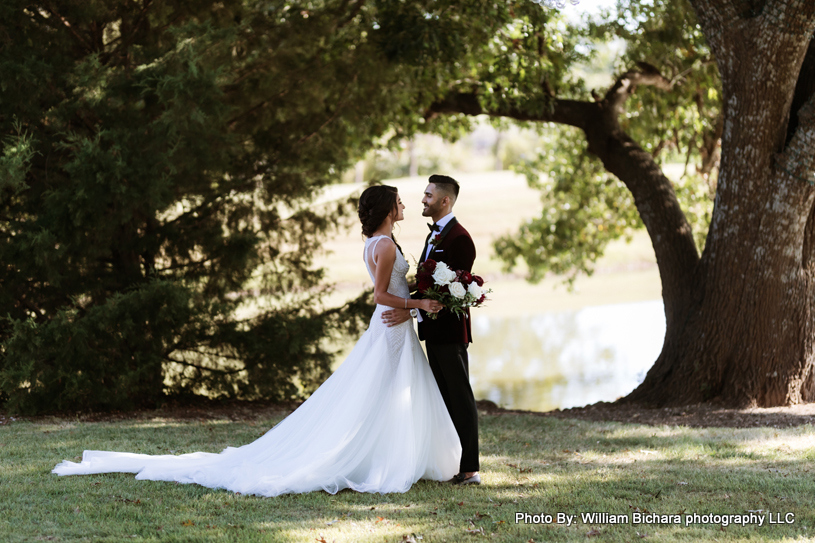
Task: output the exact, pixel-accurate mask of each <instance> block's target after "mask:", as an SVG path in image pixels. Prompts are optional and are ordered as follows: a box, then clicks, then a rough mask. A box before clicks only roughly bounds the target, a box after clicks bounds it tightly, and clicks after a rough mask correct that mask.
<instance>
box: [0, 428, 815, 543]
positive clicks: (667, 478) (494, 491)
mask: <svg viewBox="0 0 815 543" xmlns="http://www.w3.org/2000/svg"><path fill="white" fill-rule="evenodd" d="M277 420H279V417H277V418H268V417H264V418H260V419H257V420H243V421H238V422H231V421H226V420H208V421H193V422H191V421H189V420H178V419H171V418H166V417H162V415H161V413H160V412H157V414H156V415H155V416H152V415H151V416H147V417H146V418H145V417H142V418H141V419H132V420H124V421H117V422H77V421H72V420H67V419H50V420H37V421H34V422H31V421H25V420H18V421H12V422H9V421H8V420H6V424H3V425H2V426H0V541H4V542H16V541H69V540H70V541H73V540H84V541H95V542H96V541H143V540H149V541H239V542H244V541H248V542H251V541H287V542H288V541H302V542H306V541H308V542H314V541H318V542H320V541H325V542H331V541H337V542H340V541H371V542H374V541H388V542H401V541H414V542H419V541H422V542H430V541H448V542H458V541H480V540H489V541H501V542H517V541H521V542H529V541H535V542H541V541H586V540H587V538H590V540H596V541H627V542H630V541H639V540H640V539H645V540H647V541H692V540H696V541H746V540H750V541H798V540H801V539H802V538H803V539H809V537H810V534H811V533H812V532H813V530H815V528H814V527H813V522H814V521H815V483H814V482H813V473H815V471H813V467H812V460H813V459H814V458H815V447H813V445H815V437H814V436H815V434H813V428H812V427H811V426H799V427H796V428H788V429H775V428H753V429H732V428H727V429H724V428H708V429H697V428H694V429H691V428H684V427H669V426H661V427H653V426H644V425H633V424H620V423H612V422H584V421H577V420H568V419H566V420H562V419H555V418H551V417H542V416H536V415H533V414H529V415H523V414H520V415H519V414H497V415H486V414H482V416H481V446H482V478H483V481H484V483H483V484H482V485H481V486H480V487H465V488H460V487H453V486H450V485H445V484H439V483H436V482H430V481H421V482H419V483H418V484H416V485H414V487H413V488H412V489H411V490H410V491H409V492H407V493H406V494H391V495H379V494H374V495H372V494H358V493H355V492H350V491H344V492H341V493H339V494H337V495H334V496H332V495H329V494H326V493H311V494H307V495H288V496H282V497H277V498H258V497H254V496H242V495H235V494H232V493H229V492H226V491H223V490H210V489H207V488H202V487H199V486H194V485H178V484H173V483H167V482H152V481H136V480H134V478H133V476H132V475H130V474H109V475H89V476H76V477H58V476H56V475H52V474H51V473H50V470H51V469H52V468H53V466H54V465H55V464H57V463H58V462H59V461H61V460H63V459H74V458H77V457H78V455H80V454H81V452H82V450H83V449H103V450H121V451H132V452H144V453H151V454H167V453H185V452H193V451H198V450H204V451H214V452H217V451H220V450H222V449H223V448H224V447H226V446H227V445H240V444H245V443H248V442H250V441H252V440H254V439H255V438H257V437H258V436H260V435H262V434H263V433H264V432H265V431H266V429H267V428H269V427H271V426H272V425H273V424H274V423H275V422H277ZM0 422H3V419H2V418H0ZM749 511H757V512H758V513H757V517H756V518H761V519H763V521H764V524H763V526H758V525H748V526H745V527H741V526H737V525H733V524H730V525H728V526H722V524H721V522H719V523H714V524H701V523H698V524H690V525H688V526H686V525H685V524H684V523H685V519H686V517H685V515H692V514H694V513H698V514H699V515H709V514H727V515H735V514H739V515H740V514H745V513H748V512H749ZM591 512H594V513H609V514H616V515H619V514H622V515H627V516H628V519H629V522H628V523H620V524H610V523H605V522H602V521H598V520H595V522H583V521H582V519H580V514H581V513H591ZM647 512H650V513H657V514H663V515H673V514H678V515H680V521H681V522H680V524H670V523H666V524H654V523H647V524H639V525H635V524H633V523H632V522H631V521H632V520H633V518H634V514H635V513H647ZM516 513H530V514H549V515H552V516H553V520H556V519H557V517H556V516H557V514H558V513H563V514H566V515H576V516H577V517H576V519H575V520H574V521H573V522H572V524H571V525H570V526H568V525H565V524H557V523H552V524H523V523H516V522H515V517H516ZM787 513H791V514H794V523H792V524H769V523H770V522H771V521H776V522H777V521H779V520H781V521H782V522H783V520H784V519H785V515H786V514H787ZM779 514H780V517H779V516H778V515H779ZM788 518H789V519H790V520H792V517H788Z"/></svg>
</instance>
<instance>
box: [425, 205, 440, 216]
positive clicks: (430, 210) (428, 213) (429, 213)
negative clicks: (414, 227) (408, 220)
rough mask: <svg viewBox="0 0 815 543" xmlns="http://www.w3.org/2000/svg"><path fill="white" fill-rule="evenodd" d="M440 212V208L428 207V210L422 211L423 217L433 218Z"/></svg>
mask: <svg viewBox="0 0 815 543" xmlns="http://www.w3.org/2000/svg"><path fill="white" fill-rule="evenodd" d="M440 210H441V207H440V206H436V207H433V206H427V207H426V208H424V209H422V217H432V216H433V215H435V214H436V213H437V212H438V211H440Z"/></svg>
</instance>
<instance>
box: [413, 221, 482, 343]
mask: <svg viewBox="0 0 815 543" xmlns="http://www.w3.org/2000/svg"><path fill="white" fill-rule="evenodd" d="M436 236H441V241H440V242H439V243H437V244H436V245H435V246H433V248H432V249H431V250H430V254H429V255H428V257H427V258H429V259H430V260H435V261H436V262H444V263H445V264H447V266H449V267H450V269H453V270H466V271H468V272H472V271H473V262H474V261H475V244H474V243H473V238H471V237H470V234H469V233H468V232H467V230H465V229H464V227H463V226H461V225H460V224H459V223H458V221H457V220H456V219H455V217H453V219H451V220H450V222H448V223H447V224H446V225H445V227H444V229H443V230H442V231H441V232H440V233H439V234H436V233H435V232H431V233H430V235H428V236H427V240H425V247H424V249H422V257H421V258H422V260H421V262H424V261H425V257H424V255H425V253H426V252H427V244H428V243H429V242H430V239H431V238H435V237H436ZM420 311H421V310H420ZM421 313H422V322H420V323H419V339H422V340H424V341H426V342H427V343H472V332H471V326H470V310H469V309H467V310H466V314H467V318H464V317H461V318H460V319H459V318H458V317H457V316H456V315H454V314H453V313H451V312H450V311H448V310H446V309H444V310H442V311H441V312H439V314H438V318H437V319H436V320H432V319H430V318H429V317H428V316H427V315H426V314H425V313H424V311H422V312H421Z"/></svg>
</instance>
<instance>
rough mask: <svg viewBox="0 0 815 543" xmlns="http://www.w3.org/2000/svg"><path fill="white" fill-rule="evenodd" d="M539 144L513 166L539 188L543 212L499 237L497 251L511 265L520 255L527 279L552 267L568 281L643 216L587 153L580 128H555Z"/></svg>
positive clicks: (588, 271)
mask: <svg viewBox="0 0 815 543" xmlns="http://www.w3.org/2000/svg"><path fill="white" fill-rule="evenodd" d="M540 145H541V146H540V148H539V149H538V153H537V158H536V159H535V160H532V161H528V162H525V163H522V164H521V165H519V166H518V168H517V169H518V170H520V171H522V172H523V173H525V175H526V176H527V180H528V181H529V183H530V185H531V186H533V187H535V188H537V189H539V190H540V191H541V199H542V201H543V213H542V214H541V216H540V217H537V218H535V219H532V220H530V221H527V222H526V223H525V224H523V225H522V226H521V228H520V230H519V232H518V233H517V234H513V235H510V236H503V237H501V238H499V239H498V240H497V241H496V244H495V248H496V253H497V254H498V256H499V257H500V258H501V259H502V260H503V261H504V262H505V263H506V266H507V268H509V269H511V267H512V266H514V264H515V263H516V262H517V260H518V259H519V258H523V259H524V260H525V261H526V263H527V264H528V265H529V279H530V280H531V281H534V282H538V281H540V280H541V279H543V278H544V276H545V275H546V273H547V272H553V273H556V274H559V275H565V276H566V277H567V278H568V280H569V281H570V282H572V281H574V279H575V278H576V277H577V274H579V273H581V272H583V273H586V274H587V275H591V273H592V272H593V267H592V265H593V264H594V262H596V261H597V259H598V258H599V257H600V256H602V254H603V250H604V248H605V247H606V245H607V244H608V242H610V241H612V240H615V239H619V238H620V237H624V236H627V235H628V234H629V233H630V231H631V230H632V229H633V228H637V227H641V226H642V222H641V221H640V219H639V215H638V214H637V211H636V208H635V207H634V203H633V201H632V200H633V198H632V196H631V193H630V192H629V191H628V189H627V188H626V187H625V185H623V184H622V182H620V181H619V180H618V179H616V178H615V177H613V176H612V175H610V174H608V173H607V172H606V171H605V170H604V169H603V166H602V164H600V162H599V161H598V160H596V159H594V158H593V157H591V156H590V155H589V154H588V152H587V150H586V143H585V139H584V138H583V135H582V133H581V132H579V131H577V130H575V129H570V128H560V129H557V128H553V129H551V130H549V131H548V137H544V138H542V139H541V142H540ZM550 150H552V151H551V152H550ZM541 172H546V174H545V175H542V174H541Z"/></svg>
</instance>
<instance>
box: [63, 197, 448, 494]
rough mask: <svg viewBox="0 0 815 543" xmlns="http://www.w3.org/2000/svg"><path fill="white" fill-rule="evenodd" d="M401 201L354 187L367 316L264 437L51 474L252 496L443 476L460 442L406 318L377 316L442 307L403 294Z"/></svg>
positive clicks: (105, 456)
mask: <svg viewBox="0 0 815 543" xmlns="http://www.w3.org/2000/svg"><path fill="white" fill-rule="evenodd" d="M404 208H405V206H404V205H403V204H402V201H401V199H400V198H399V194H398V192H397V191H396V189H395V188H394V187H388V186H384V185H377V186H373V187H369V188H368V189H366V190H365V191H364V192H363V193H362V196H361V197H360V201H359V218H360V221H361V222H362V233H363V234H364V235H365V236H366V237H367V239H366V240H365V248H364V251H363V259H364V261H365V266H366V267H367V268H368V273H369V274H370V276H371V279H372V280H373V281H374V301H375V302H376V304H377V306H376V310H375V311H374V314H373V317H372V318H371V323H370V325H369V327H368V330H367V331H366V332H365V333H364V334H363V336H362V338H360V340H359V342H357V344H356V346H355V347H354V349H353V351H352V352H351V354H350V355H349V356H348V358H347V359H346V360H345V362H343V364H342V365H341V366H340V368H339V369H337V371H336V372H334V374H333V375H331V377H329V378H328V379H327V380H326V381H325V382H324V383H323V384H322V386H320V388H318V389H317V390H316V391H315V392H314V394H312V395H311V397H309V399H308V400H306V401H305V402H303V404H302V405H301V406H300V407H299V408H297V410H295V411H294V412H293V413H292V414H291V415H289V416H288V417H287V418H286V419H284V420H283V421H281V422H280V423H279V424H278V425H276V426H275V427H274V428H272V429H271V430H269V431H268V432H267V433H266V434H265V435H264V436H262V437H261V438H259V439H258V440H256V441H254V442H252V443H249V444H248V445H244V446H242V447H227V448H226V449H224V450H223V451H222V452H221V453H219V454H218V453H207V452H194V453H189V454H182V455H178V456H175V455H158V456H151V455H147V454H136V453H126V452H108V451H85V452H84V454H83V455H82V462H80V463H74V462H69V461H64V462H62V463H60V464H58V465H57V466H56V467H55V468H54V469H53V473H56V474H58V475H80V474H93V473H110V472H127V473H135V474H136V479H148V480H154V481H177V482H179V483H197V484H199V485H202V486H205V487H209V488H225V489H227V490H230V491H233V492H240V493H241V494H256V495H260V496H277V495H279V494H289V493H302V492H311V491H314V490H325V491H326V492H329V493H331V494H334V493H336V492H338V491H339V490H342V489H344V488H351V489H353V490H356V491H359V492H381V493H386V492H406V491H407V490H408V489H409V488H410V487H411V485H412V484H413V483H415V482H416V481H417V480H419V479H422V478H424V479H433V480H438V481H443V480H447V479H450V478H451V477H452V476H453V475H455V474H456V473H457V472H458V467H459V458H460V456H461V445H460V443H459V439H458V435H457V434H456V430H455V428H454V427H453V423H452V421H451V420H450V416H449V415H448V413H447V409H446V407H445V405H444V401H443V400H442V397H441V394H440V393H439V389H438V386H437V385H436V381H435V380H434V378H433V374H432V372H431V370H430V366H429V365H428V363H427V359H426V358H425V355H424V353H423V352H422V349H421V345H420V344H419V340H418V338H417V337H416V334H415V332H414V331H413V323H412V321H408V322H405V323H402V324H399V325H396V326H392V327H388V326H386V325H385V324H384V323H383V322H382V316H381V315H382V312H383V311H385V310H387V309H388V308H391V307H401V308H421V309H423V310H425V311H430V312H436V311H438V310H440V309H441V305H440V304H439V303H438V302H436V301H431V300H413V299H411V298H410V293H409V290H408V284H407V280H406V278H405V276H406V274H407V271H408V269H409V266H408V263H407V262H406V261H405V258H404V256H403V255H402V253H401V251H400V250H399V246H398V245H397V244H396V242H395V241H394V239H393V235H392V229H393V225H394V223H396V221H401V220H402V219H403V218H404V215H403V211H404Z"/></svg>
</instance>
